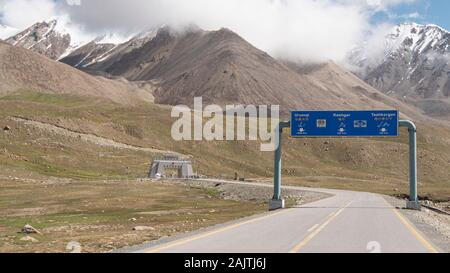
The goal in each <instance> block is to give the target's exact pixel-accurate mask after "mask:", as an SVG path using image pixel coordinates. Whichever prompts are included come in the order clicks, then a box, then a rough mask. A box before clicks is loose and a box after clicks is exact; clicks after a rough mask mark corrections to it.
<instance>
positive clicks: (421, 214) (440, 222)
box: [385, 196, 450, 253]
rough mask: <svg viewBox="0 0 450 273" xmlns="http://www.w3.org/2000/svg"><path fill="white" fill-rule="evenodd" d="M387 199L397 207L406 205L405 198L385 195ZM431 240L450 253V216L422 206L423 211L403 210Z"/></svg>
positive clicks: (443, 250)
mask: <svg viewBox="0 0 450 273" xmlns="http://www.w3.org/2000/svg"><path fill="white" fill-rule="evenodd" d="M385 198H386V200H387V201H388V202H389V203H391V204H392V205H394V206H396V207H400V208H403V207H405V202H406V201H405V200H402V199H398V198H394V197H391V196H385ZM402 213H403V215H405V216H406V217H407V218H408V220H409V221H411V222H412V223H413V224H414V225H415V226H416V227H417V228H418V229H419V230H420V231H421V232H422V233H423V234H424V235H425V236H426V237H427V238H429V239H430V240H431V242H432V243H433V244H434V245H435V246H436V247H438V248H439V249H440V250H441V251H442V252H445V253H450V216H449V215H446V214H441V213H437V212H434V211H432V210H429V209H427V208H422V211H413V210H402Z"/></svg>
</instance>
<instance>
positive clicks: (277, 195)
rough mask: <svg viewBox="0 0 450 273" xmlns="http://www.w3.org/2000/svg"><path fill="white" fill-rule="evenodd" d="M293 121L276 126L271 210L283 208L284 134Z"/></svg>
mask: <svg viewBox="0 0 450 273" xmlns="http://www.w3.org/2000/svg"><path fill="white" fill-rule="evenodd" d="M290 127H291V123H290V122H289V121H287V122H280V123H279V125H278V127H277V128H276V133H277V135H276V137H277V138H278V147H277V149H276V150H275V166H274V195H273V199H272V200H270V201H269V210H277V209H283V208H284V207H285V200H283V199H282V198H281V156H282V147H281V146H282V135H283V130H284V129H285V128H290Z"/></svg>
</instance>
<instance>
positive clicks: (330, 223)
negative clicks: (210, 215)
mask: <svg viewBox="0 0 450 273" xmlns="http://www.w3.org/2000/svg"><path fill="white" fill-rule="evenodd" d="M261 186H262V185H261ZM265 186H267V185H265ZM290 188H295V187H290ZM298 189H301V190H310V191H316V192H325V193H329V194H333V195H334V196H333V197H330V198H327V199H323V200H320V201H317V202H314V203H310V204H307V205H304V206H300V207H297V208H291V209H285V210H279V211H276V212H272V213H268V214H265V215H261V216H257V217H253V218H249V219H245V220H242V221H239V222H233V223H230V224H225V225H221V226H218V227H216V228H213V229H210V230H206V231H203V232H195V233H192V234H188V235H185V236H184V237H181V238H177V239H174V240H173V241H169V242H167V241H164V242H163V241H160V242H156V243H152V244H149V245H144V246H141V247H138V248H137V249H134V250H133V252H138V253H377V252H382V253H433V252H438V250H437V249H436V248H435V247H434V246H433V245H432V244H431V243H430V242H429V240H428V239H427V238H425V236H424V235H422V234H421V233H420V232H419V231H418V230H417V228H415V227H414V225H413V224H411V223H410V222H409V221H408V220H407V219H406V218H405V217H404V216H403V215H402V213H401V211H400V210H397V209H396V208H394V207H393V206H391V205H390V204H388V202H387V201H385V199H384V198H383V197H382V196H381V195H377V194H372V193H359V192H348V191H338V190H324V189H304V188H298Z"/></svg>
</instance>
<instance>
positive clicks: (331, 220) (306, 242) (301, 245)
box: [289, 201, 353, 253]
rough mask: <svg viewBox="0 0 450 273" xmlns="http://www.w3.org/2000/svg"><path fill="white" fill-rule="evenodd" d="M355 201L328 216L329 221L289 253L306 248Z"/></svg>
mask: <svg viewBox="0 0 450 273" xmlns="http://www.w3.org/2000/svg"><path fill="white" fill-rule="evenodd" d="M352 203H353V201H351V202H349V203H348V204H347V205H346V206H344V207H343V208H341V209H340V210H339V211H337V212H336V213H332V214H330V216H329V217H328V218H327V221H325V223H323V224H322V225H321V226H320V227H319V228H317V229H315V230H314V232H312V233H311V234H309V235H308V236H306V237H305V239H303V241H301V242H300V243H299V244H298V245H296V246H295V247H294V248H293V249H292V250H291V251H289V253H298V252H300V250H301V249H302V248H304V247H305V246H306V245H307V244H308V243H309V242H310V241H311V240H312V239H314V237H316V236H317V235H318V234H319V233H320V232H321V231H322V230H323V229H324V228H325V227H327V226H328V225H329V224H330V223H331V222H333V220H334V219H336V218H337V217H338V216H339V215H340V214H341V213H342V212H343V211H344V210H345V209H346V208H348V207H349V206H350V205H351V204H352Z"/></svg>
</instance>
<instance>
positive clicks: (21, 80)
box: [0, 42, 153, 104]
mask: <svg viewBox="0 0 450 273" xmlns="http://www.w3.org/2000/svg"><path fill="white" fill-rule="evenodd" d="M20 90H32V91H38V92H41V93H51V94H66V95H72V96H90V97H99V98H106V99H109V100H112V101H114V102H118V103H121V104H134V103H137V102H139V101H152V100H153V96H152V94H151V87H150V86H149V85H147V86H146V87H142V84H140V83H129V82H128V81H126V80H110V79H105V78H102V77H93V76H91V75H89V74H86V73H84V72H82V71H79V70H77V69H75V68H72V67H70V66H68V65H65V64H62V63H59V62H56V61H53V60H51V59H48V58H46V57H45V56H43V55H40V54H37V53H34V52H32V51H30V50H26V49H23V48H20V47H13V46H11V45H8V44H6V43H4V42H0V96H5V95H9V94H11V93H14V92H16V91H20Z"/></svg>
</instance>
